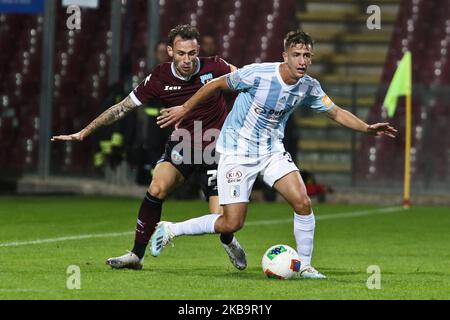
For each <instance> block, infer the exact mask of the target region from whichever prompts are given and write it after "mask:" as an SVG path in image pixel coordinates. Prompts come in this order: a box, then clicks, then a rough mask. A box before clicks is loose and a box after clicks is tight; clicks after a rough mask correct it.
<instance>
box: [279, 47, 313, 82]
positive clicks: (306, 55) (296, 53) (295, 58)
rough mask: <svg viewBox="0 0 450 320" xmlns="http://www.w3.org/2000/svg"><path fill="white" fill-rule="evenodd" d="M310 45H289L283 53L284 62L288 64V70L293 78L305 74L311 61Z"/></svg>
mask: <svg viewBox="0 0 450 320" xmlns="http://www.w3.org/2000/svg"><path fill="white" fill-rule="evenodd" d="M312 56H313V53H312V47H311V46H310V45H305V44H303V43H299V44H296V45H293V46H291V47H290V48H289V49H288V50H287V51H286V52H284V53H283V57H284V62H285V63H287V64H288V67H289V72H290V74H291V76H292V77H293V78H295V79H300V78H302V77H303V76H305V74H306V72H307V71H308V67H309V66H310V65H311V63H312Z"/></svg>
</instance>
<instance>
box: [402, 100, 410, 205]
mask: <svg viewBox="0 0 450 320" xmlns="http://www.w3.org/2000/svg"><path fill="white" fill-rule="evenodd" d="M405 107H406V119H405V122H406V124H405V182H404V189H403V208H405V209H409V207H410V205H411V200H410V199H411V134H412V132H411V127H412V97H411V94H408V95H406V106H405Z"/></svg>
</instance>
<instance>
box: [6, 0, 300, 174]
mask: <svg viewBox="0 0 450 320" xmlns="http://www.w3.org/2000/svg"><path fill="white" fill-rule="evenodd" d="M99 2H100V7H99V8H98V9H82V25H81V30H73V31H72V30H69V29H68V28H67V27H66V19H67V17H68V15H67V13H66V10H65V8H63V7H62V6H61V2H60V1H58V2H57V3H58V4H57V19H56V28H55V32H56V34H55V37H56V39H55V40H56V48H55V50H56V51H55V62H54V68H55V76H54V85H55V87H54V109H53V110H54V111H53V115H52V121H53V130H52V132H54V133H55V134H59V133H71V132H76V131H78V130H80V129H81V128H82V127H83V126H85V125H86V124H87V123H88V122H89V121H90V120H92V119H93V118H94V117H95V116H97V115H98V114H99V113H100V112H101V111H103V110H102V108H101V104H102V101H103V99H104V98H105V97H106V96H107V93H108V66H109V57H110V53H111V52H110V47H111V38H112V35H111V32H110V10H111V9H110V6H111V5H110V1H109V0H100V1H99ZM294 6H295V1H294V0H282V1H281V0H275V1H271V0H270V1H269V0H264V1H261V0H260V1H255V0H235V1H219V0H207V1H206V0H198V1H181V0H160V21H161V26H160V35H161V39H162V40H165V39H166V38H167V34H168V32H169V31H170V29H171V28H172V27H174V26H175V25H177V24H183V23H191V24H193V25H195V26H197V27H198V28H199V29H200V31H201V32H202V33H208V34H210V35H213V36H215V37H216V39H217V43H218V44H219V48H220V51H221V53H222V55H223V57H224V58H225V59H226V60H228V61H229V62H230V63H233V64H235V65H237V66H243V65H244V64H247V63H251V62H254V61H262V60H268V61H278V60H280V54H281V52H280V48H281V46H282V36H283V35H284V34H285V33H286V32H287V30H288V29H289V28H290V27H291V25H290V24H293V23H295V10H293V9H292V8H293V7H294ZM122 11H123V12H122V13H123V14H122V20H123V21H122V36H123V37H122V55H121V56H122V59H121V60H122V61H121V64H122V65H125V66H128V65H129V66H130V68H128V69H127V68H123V70H122V74H121V77H122V79H126V78H127V77H129V75H128V74H124V73H125V72H131V73H132V75H131V76H132V77H131V79H132V82H133V83H132V84H131V86H135V85H137V84H138V83H139V82H140V81H141V80H142V79H143V78H144V77H145V76H146V75H147V74H148V73H149V72H150V70H149V66H148V63H147V59H146V51H147V43H148V41H147V23H148V19H147V1H146V0H140V1H138V0H134V1H131V2H123V8H122ZM126 19H128V20H127V21H126V22H127V23H128V26H129V27H130V29H129V30H127V29H126V28H127V23H126V22H125V20H126ZM0 23H1V24H0V47H1V50H0V78H1V79H0V80H1V81H0V101H1V109H0V137H1V140H0V141H1V142H0V143H1V150H2V152H1V155H0V168H2V170H3V171H8V170H14V171H16V172H18V173H20V172H30V173H32V172H35V171H36V166H37V157H38V143H39V141H38V132H39V99H40V87H41V86H40V80H41V59H42V56H41V50H42V28H43V16H41V15H38V16H35V15H27V14H1V15H0ZM130 30H131V32H130V33H129V34H131V36H130V38H129V42H130V43H129V47H127V43H126V41H125V39H127V38H126V37H125V34H124V33H125V32H127V31H130ZM127 50H130V51H129V52H127ZM124 81H125V80H124ZM131 86H130V88H131ZM95 146H96V141H95V138H90V139H88V140H87V141H85V142H83V143H82V144H74V143H58V144H53V145H52V171H53V173H57V174H74V175H86V174H89V173H92V172H93V155H94V150H95Z"/></svg>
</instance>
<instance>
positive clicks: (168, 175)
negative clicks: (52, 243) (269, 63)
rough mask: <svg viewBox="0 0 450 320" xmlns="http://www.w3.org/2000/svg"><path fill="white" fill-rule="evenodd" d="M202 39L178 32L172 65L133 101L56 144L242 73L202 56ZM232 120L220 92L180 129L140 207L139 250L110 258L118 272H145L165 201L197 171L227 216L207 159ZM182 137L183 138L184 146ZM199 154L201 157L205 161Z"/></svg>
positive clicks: (214, 207)
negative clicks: (149, 105) (151, 102)
mask: <svg viewBox="0 0 450 320" xmlns="http://www.w3.org/2000/svg"><path fill="white" fill-rule="evenodd" d="M199 38H200V34H199V32H198V31H197V29H196V28H194V27H192V26H190V25H180V26H177V27H176V28H174V29H172V30H171V31H170V33H169V41H168V54H169V56H170V57H171V58H172V62H168V63H163V64H160V65H158V66H157V67H156V68H155V69H154V70H153V73H152V74H151V75H149V76H148V77H147V78H146V79H145V80H144V81H143V82H142V83H141V84H140V85H139V86H138V87H137V88H136V89H135V90H134V91H133V92H131V93H130V95H129V96H128V97H127V98H125V99H124V100H123V101H122V102H120V103H119V104H117V105H115V106H113V107H111V108H110V109H108V110H107V111H105V112H104V113H102V114H101V115H100V116H99V117H97V118H96V119H95V120H94V121H92V122H91V123H90V124H89V125H88V126H87V127H85V128H84V129H83V130H81V131H80V132H78V133H75V134H71V135H61V136H55V137H53V138H52V141H83V140H84V139H86V138H87V137H88V136H89V135H91V134H92V133H93V132H94V131H95V130H96V129H98V128H99V127H102V126H106V125H110V124H112V123H114V122H116V121H118V120H119V119H121V118H123V117H124V116H125V115H126V114H127V113H128V112H130V111H132V110H134V109H135V108H136V107H138V106H140V105H142V104H145V103H146V102H148V101H149V100H154V99H159V100H160V101H161V102H162V104H163V105H164V106H166V108H170V107H173V106H178V105H181V104H183V103H184V102H186V101H187V100H188V99H189V98H190V97H192V96H193V95H194V94H195V93H196V92H197V91H198V90H199V89H200V88H201V87H202V86H203V85H205V84H206V83H207V82H208V81H211V80H212V79H215V78H219V77H221V76H223V75H225V74H228V73H230V72H232V71H235V70H236V67H234V66H232V65H230V64H228V63H226V62H225V61H224V60H222V59H220V58H219V57H210V58H199V57H198V55H199V51H200V46H199V44H198V43H199ZM226 117H227V106H226V103H225V100H224V97H223V94H222V93H218V94H217V95H215V96H213V97H211V98H210V99H208V100H207V101H205V102H204V103H203V104H202V105H201V106H199V108H197V109H196V110H195V111H194V112H192V113H191V114H190V115H189V116H188V117H186V118H185V119H183V121H182V122H181V123H178V124H177V125H176V126H175V130H174V132H173V134H172V136H171V137H170V138H169V141H168V142H167V144H166V150H165V152H164V153H163V155H162V158H161V160H160V161H159V163H158V165H157V166H156V168H155V171H154V174H153V180H152V182H151V184H150V187H149V189H148V191H147V194H146V196H145V198H144V200H143V202H142V205H141V207H140V209H139V215H138V221H137V225H136V235H135V243H134V248H133V249H132V251H131V252H129V253H127V254H125V255H123V256H120V257H115V258H110V259H108V260H107V261H106V263H107V264H108V265H110V266H111V267H112V268H115V269H121V268H129V269H138V270H139V269H142V267H143V261H144V255H145V249H146V247H147V245H148V243H149V240H150V237H151V235H152V234H153V232H154V230H155V227H156V225H157V223H158V222H159V221H160V219H161V211H162V204H163V202H164V199H166V197H167V196H168V195H169V193H170V192H171V191H173V190H174V189H175V188H176V187H177V186H179V185H181V184H182V183H183V182H184V181H185V180H186V179H187V178H188V177H189V176H190V175H191V174H193V173H194V172H197V173H198V174H199V177H200V179H199V180H200V181H199V183H200V186H201V188H202V190H203V192H204V194H205V196H206V198H208V200H209V210H210V213H215V214H217V213H219V214H221V207H220V206H219V200H218V194H217V181H216V174H217V161H205V159H204V157H203V155H204V154H210V155H211V157H212V158H214V156H215V149H214V147H215V140H214V139H213V138H214V137H211V134H210V133H211V132H213V133H214V131H216V132H217V136H218V133H219V132H220V129H221V128H222V125H223V122H224V121H225V119H226ZM207 136H209V138H207ZM212 136H214V135H212ZM217 136H216V138H217ZM180 137H183V140H182V141H181V142H180V141H179V139H180ZM199 137H200V141H199V139H198V138H199ZM204 137H205V138H204ZM203 140H207V141H203ZM211 140H214V141H213V142H211ZM207 151H208V152H209V153H208V152H207ZM198 155H201V157H200V161H198V160H199V157H198ZM208 160H211V159H208ZM220 239H221V241H222V243H223V246H224V248H225V251H226V252H227V253H228V255H229V257H230V260H231V262H232V263H233V265H234V266H235V267H236V268H238V269H241V270H242V269H245V267H246V266H247V261H246V256H245V252H244V250H243V249H242V247H241V246H240V244H239V242H238V241H237V239H236V238H235V237H234V235H233V234H221V236H220Z"/></svg>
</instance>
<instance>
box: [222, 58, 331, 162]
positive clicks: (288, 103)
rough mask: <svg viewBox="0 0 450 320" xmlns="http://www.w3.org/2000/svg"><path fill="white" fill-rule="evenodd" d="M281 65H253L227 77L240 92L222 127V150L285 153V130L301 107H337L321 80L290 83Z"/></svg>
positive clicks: (252, 154)
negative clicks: (291, 116)
mask: <svg viewBox="0 0 450 320" xmlns="http://www.w3.org/2000/svg"><path fill="white" fill-rule="evenodd" d="M280 65H281V63H262V64H252V65H249V66H246V67H244V68H242V69H239V70H238V71H236V72H233V73H230V74H229V75H228V76H227V83H228V86H229V87H230V88H231V89H232V90H235V91H239V92H240V93H239V96H238V97H237V99H236V102H235V103H234V107H233V110H232V111H231V112H230V114H229V115H228V117H227V119H226V120H225V123H224V125H223V127H222V131H221V133H220V137H219V140H218V142H217V146H216V149H217V151H218V152H219V153H221V154H227V155H237V156H244V157H249V158H254V157H260V156H265V155H268V154H272V153H276V152H280V151H281V152H284V150H285V149H284V145H283V138H284V129H285V126H286V123H287V121H288V119H289V116H290V115H291V114H292V113H293V112H294V111H295V110H296V109H297V108H298V107H309V108H312V109H314V110H315V111H316V112H326V111H329V110H330V109H331V108H333V107H334V103H333V102H332V101H331V100H330V98H328V96H327V95H326V94H325V93H324V92H323V90H322V88H321V86H320V83H319V82H318V81H317V80H316V79H313V78H311V77H310V76H307V75H305V76H304V77H303V78H301V79H300V80H299V81H298V82H297V83H296V84H294V85H287V84H286V83H285V82H284V81H283V80H282V78H281V75H280V71H279V70H280Z"/></svg>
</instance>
